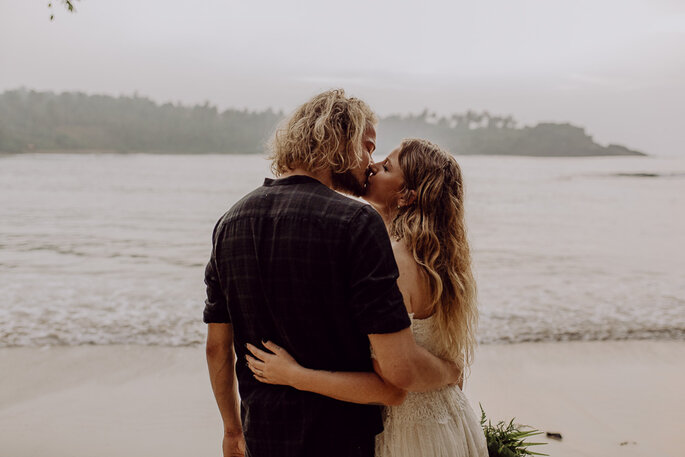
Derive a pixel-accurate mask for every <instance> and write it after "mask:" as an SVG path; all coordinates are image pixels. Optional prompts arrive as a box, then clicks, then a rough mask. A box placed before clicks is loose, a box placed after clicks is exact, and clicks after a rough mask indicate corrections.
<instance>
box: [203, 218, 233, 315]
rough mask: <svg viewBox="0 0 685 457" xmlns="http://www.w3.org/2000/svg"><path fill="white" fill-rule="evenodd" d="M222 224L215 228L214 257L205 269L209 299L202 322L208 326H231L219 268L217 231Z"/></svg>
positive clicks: (213, 239)
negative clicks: (217, 324)
mask: <svg viewBox="0 0 685 457" xmlns="http://www.w3.org/2000/svg"><path fill="white" fill-rule="evenodd" d="M220 222H221V221H219V223H217V225H216V226H215V227H214V233H213V235H212V255H211V257H210V258H209V262H208V263H207V267H206V268H205V285H206V286H207V299H206V300H205V310H204V314H203V318H202V320H203V321H204V322H205V323H206V324H215V323H219V324H230V323H231V316H230V315H229V313H228V304H227V303H226V295H225V294H224V291H223V288H222V287H221V282H220V280H219V273H218V268H217V246H216V240H217V236H216V235H217V230H218V229H219V225H220Z"/></svg>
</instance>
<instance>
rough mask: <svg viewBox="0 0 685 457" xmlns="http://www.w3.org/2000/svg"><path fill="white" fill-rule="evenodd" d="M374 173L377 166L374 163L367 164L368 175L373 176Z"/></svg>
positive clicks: (376, 171) (376, 170)
mask: <svg viewBox="0 0 685 457" xmlns="http://www.w3.org/2000/svg"><path fill="white" fill-rule="evenodd" d="M376 173H378V166H377V165H376V164H375V163H374V162H371V163H370V164H369V174H372V175H375V174H376Z"/></svg>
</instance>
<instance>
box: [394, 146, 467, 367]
mask: <svg viewBox="0 0 685 457" xmlns="http://www.w3.org/2000/svg"><path fill="white" fill-rule="evenodd" d="M398 161H399V166H400V168H401V169H402V172H403V173H404V178H405V186H404V189H403V191H404V192H409V191H412V190H413V191H414V192H416V198H415V200H414V201H413V202H412V203H411V204H410V205H407V206H403V207H401V208H400V209H399V210H398V211H399V212H398V214H397V216H395V218H394V219H393V221H392V223H391V224H390V228H389V231H390V235H391V236H392V237H394V238H395V239H397V240H402V241H403V242H405V243H407V246H408V247H409V249H410V251H411V252H412V254H413V256H414V260H415V261H416V262H417V263H418V264H419V265H420V266H421V269H422V270H423V271H424V272H425V273H426V276H427V278H428V281H429V285H430V294H431V296H430V300H431V304H432V306H433V308H434V312H435V316H436V324H437V329H436V331H437V332H438V336H439V340H440V345H441V348H440V349H441V351H442V355H443V356H446V357H449V358H450V359H451V360H454V361H456V362H457V363H458V364H462V363H463V367H462V368H465V369H466V368H468V367H469V365H470V364H471V362H472V361H473V352H474V347H475V345H476V338H475V332H476V326H477V322H478V309H477V307H476V282H475V280H474V277H473V273H472V271H471V253H470V250H469V243H468V240H467V238H466V224H465V221H464V183H463V180H462V174H461V168H460V167H459V164H458V163H457V161H456V160H455V159H454V157H452V156H451V155H450V154H448V153H447V152H445V151H443V150H442V149H440V148H439V147H438V146H437V145H435V144H433V143H431V142H430V141H426V140H421V139H406V140H404V141H402V143H401V145H400V151H399V155H398Z"/></svg>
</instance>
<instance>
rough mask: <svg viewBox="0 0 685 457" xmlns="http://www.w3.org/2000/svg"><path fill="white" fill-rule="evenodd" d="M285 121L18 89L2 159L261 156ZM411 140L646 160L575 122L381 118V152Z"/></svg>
mask: <svg viewBox="0 0 685 457" xmlns="http://www.w3.org/2000/svg"><path fill="white" fill-rule="evenodd" d="M284 117H285V114H284V113H283V112H281V111H274V110H272V109H267V110H263V111H249V110H246V109H245V110H238V109H227V110H224V111H219V109H218V108H217V107H216V106H214V105H212V104H210V103H209V102H205V103H204V104H202V105H195V106H185V105H180V104H172V103H165V104H158V103H156V102H154V101H153V100H151V99H149V98H146V97H140V96H138V95H134V96H120V97H112V96H108V95H87V94H84V93H80V92H64V93H60V94H56V93H54V92H37V91H33V90H27V89H17V90H10V91H6V92H4V93H2V94H0V152H4V153H24V152H86V151H88V152H92V151H100V152H120V153H136V152H144V153H166V154H179V153H181V154H209V153H220V154H258V153H262V152H264V150H265V146H266V142H267V141H268V138H269V137H270V135H271V134H272V133H273V131H274V129H275V127H276V126H277V125H278V123H279V122H280V121H281V120H282V119H283V118H284ZM407 137H421V138H427V139H430V140H432V141H434V142H436V143H438V144H440V145H441V146H442V147H444V148H446V149H447V150H448V151H450V152H452V153H453V154H458V155H519V156H539V157H542V156H548V157H554V156H559V157H569V156H574V157H580V156H616V155H645V154H644V153H642V152H638V151H635V150H632V149H629V148H627V147H625V146H621V145H618V144H609V145H608V146H602V145H600V144H597V143H596V142H595V141H594V140H593V137H592V136H591V135H589V134H588V133H586V132H585V129H584V128H582V127H579V126H576V125H572V124H570V123H563V124H562V123H538V124H537V125H534V126H519V125H518V123H517V122H516V120H515V119H514V118H513V117H512V116H509V115H507V116H500V115H495V114H490V113H489V112H487V111H483V112H476V111H471V110H469V111H467V112H466V113H458V114H452V115H449V116H439V115H436V114H435V113H431V112H429V111H428V110H424V111H423V112H421V113H419V114H408V115H390V116H385V117H381V118H380V122H379V126H378V150H379V151H386V152H387V151H389V150H390V149H392V147H394V146H395V145H397V144H399V142H400V141H401V140H402V139H403V138H407Z"/></svg>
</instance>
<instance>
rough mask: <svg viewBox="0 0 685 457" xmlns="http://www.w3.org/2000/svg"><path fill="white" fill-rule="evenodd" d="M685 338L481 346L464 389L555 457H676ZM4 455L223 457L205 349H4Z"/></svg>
mask: <svg viewBox="0 0 685 457" xmlns="http://www.w3.org/2000/svg"><path fill="white" fill-rule="evenodd" d="M683 360H685V343H684V342H654V341H629V342H578V343H536V344H514V345H485V346H481V347H480V348H479V350H478V353H477V358H476V363H475V364H474V366H473V369H472V374H471V377H470V378H469V380H468V381H467V385H466V389H465V390H466V393H467V395H468V397H469V399H470V400H471V403H472V405H473V406H474V407H475V408H478V404H479V403H481V404H482V405H483V406H484V407H485V410H486V412H487V413H488V415H489V416H490V417H491V418H492V419H493V420H499V419H509V418H511V417H513V416H516V417H517V422H520V423H524V424H529V425H532V426H534V427H536V428H539V429H541V430H545V431H550V432H559V433H561V434H562V435H563V440H562V441H554V440H547V439H544V441H549V445H547V446H541V447H540V448H539V449H535V450H538V451H541V452H545V453H547V454H550V455H552V456H558V457H575V456H597V457H600V456H601V457H611V456H660V457H668V456H672V457H677V456H680V455H682V454H681V453H682V449H683V448H684V447H685V436H684V435H683V434H682V431H683V430H685V392H683V390H682V386H683V385H685V364H683ZM0 372H1V373H2V376H1V377H0V456H3V457H29V456H39V455H40V456H42V455H50V456H53V457H92V456H95V455H97V456H100V457H108V456H126V457H138V456H140V457H152V456H164V457H175V456H179V457H180V456H184V457H189V456H219V455H220V438H221V425H220V422H219V415H218V411H217V408H216V406H215V404H214V399H213V397H212V394H211V390H210V386H209V380H208V376H207V370H206V366H205V363H204V350H203V348H202V347H192V348H189V347H182V348H172V347H152V346H78V347H45V348H5V349H0Z"/></svg>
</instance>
